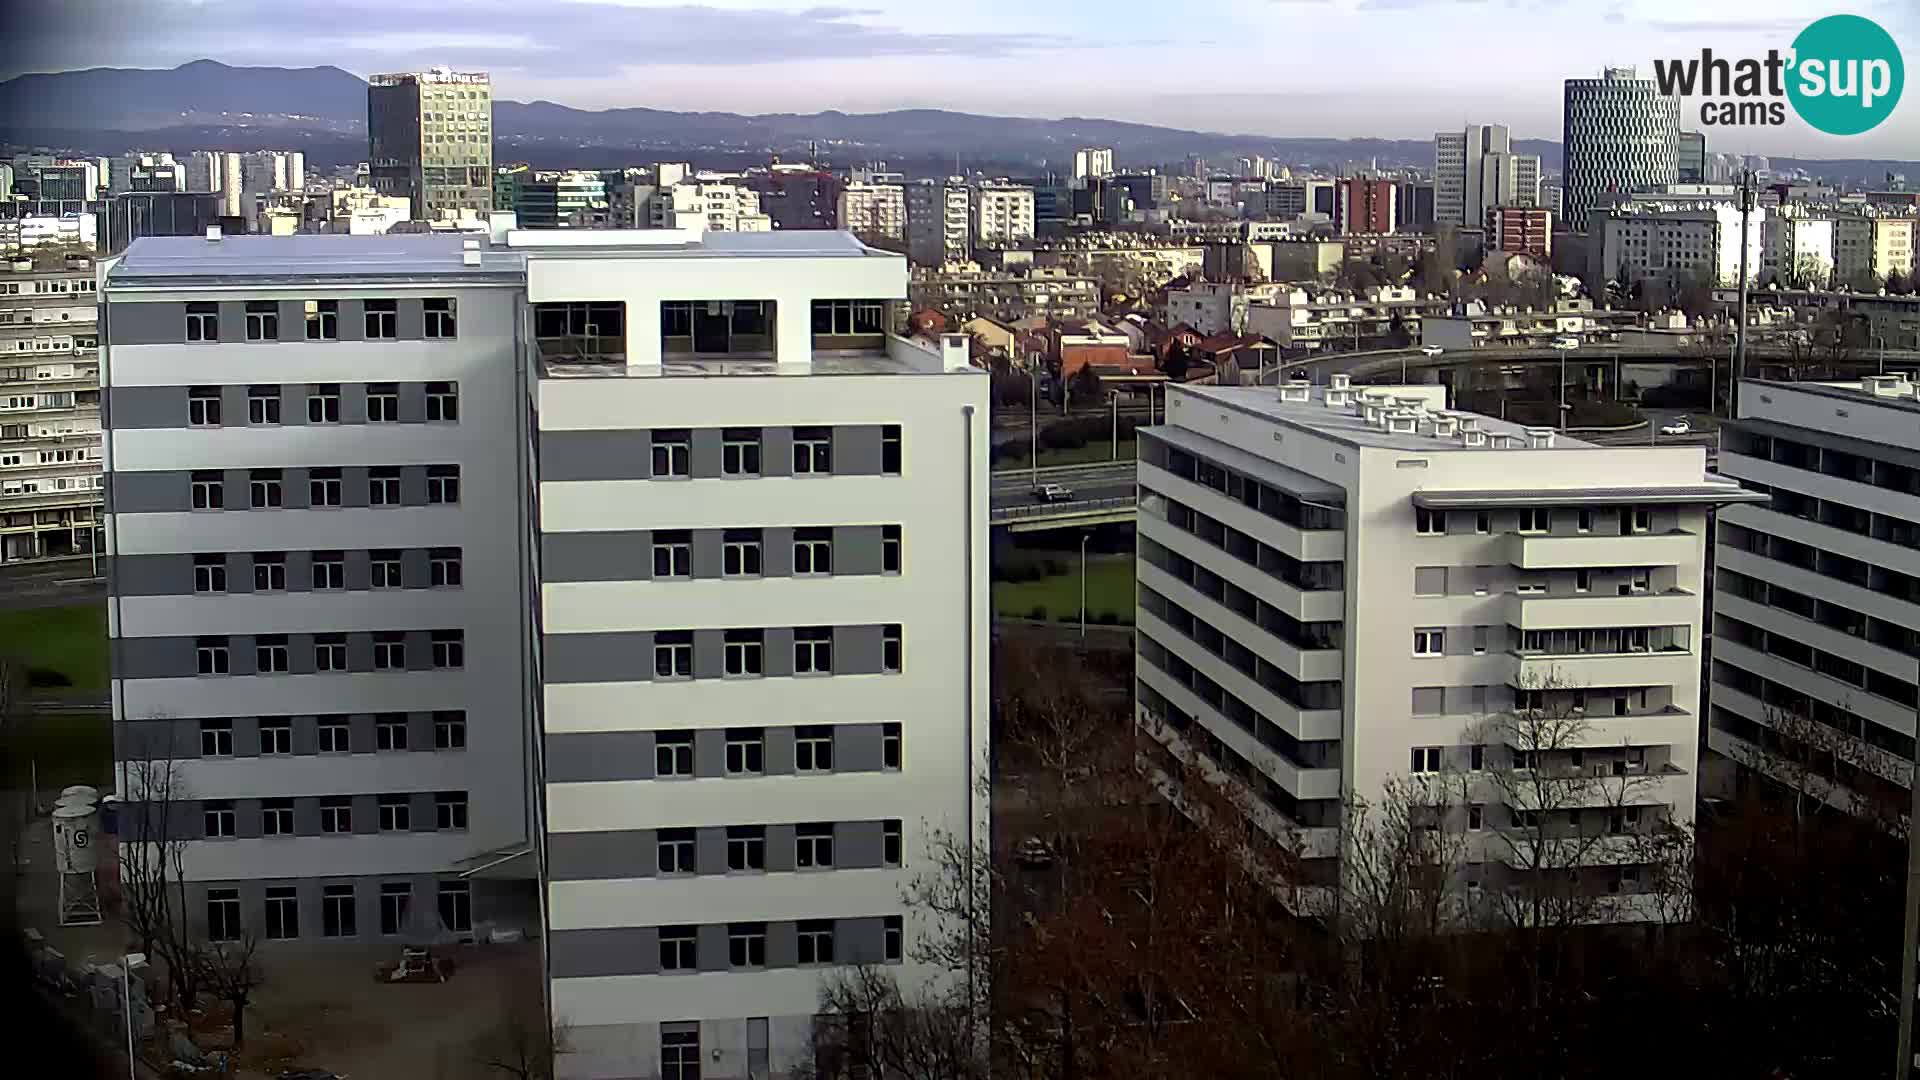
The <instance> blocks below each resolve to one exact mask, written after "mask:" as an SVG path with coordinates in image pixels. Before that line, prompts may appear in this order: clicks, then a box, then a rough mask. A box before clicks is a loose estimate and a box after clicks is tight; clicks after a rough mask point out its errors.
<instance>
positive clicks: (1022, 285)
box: [908, 264, 1100, 323]
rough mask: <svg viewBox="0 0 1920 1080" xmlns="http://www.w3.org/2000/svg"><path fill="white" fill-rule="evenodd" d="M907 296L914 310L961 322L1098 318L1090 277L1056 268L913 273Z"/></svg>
mask: <svg viewBox="0 0 1920 1080" xmlns="http://www.w3.org/2000/svg"><path fill="white" fill-rule="evenodd" d="M908 296H909V298H910V299H911V300H912V302H913V307H914V308H915V309H919V308H935V309H937V310H940V311H943V312H947V313H949V314H951V315H953V316H955V317H956V320H964V319H967V318H971V317H973V316H975V315H984V316H986V317H987V318H990V319H996V320H998V321H1000V322H1005V323H1011V322H1018V321H1019V320H1021V319H1027V318H1033V317H1035V316H1040V317H1045V318H1049V319H1076V318H1079V319H1084V318H1090V317H1092V316H1094V315H1098V314H1099V313H1100V283H1099V282H1098V281H1096V280H1095V279H1094V278H1093V277H1092V276H1091V275H1089V274H1076V273H1072V272H1070V271H1067V270H1063V269H1059V268H1056V267H1039V266H1036V267H1031V268H1029V269H1026V270H1021V271H1010V270H981V269H978V268H974V267H972V266H971V264H962V265H959V266H952V267H949V268H948V269H945V270H925V269H916V270H915V271H914V272H913V281H912V284H911V285H910V287H909V289H908Z"/></svg>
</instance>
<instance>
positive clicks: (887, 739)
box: [880, 724, 900, 769]
mask: <svg viewBox="0 0 1920 1080" xmlns="http://www.w3.org/2000/svg"><path fill="white" fill-rule="evenodd" d="M880 767H881V768H883V769H898V768H899V767H900V725H899V724H881V725H880Z"/></svg>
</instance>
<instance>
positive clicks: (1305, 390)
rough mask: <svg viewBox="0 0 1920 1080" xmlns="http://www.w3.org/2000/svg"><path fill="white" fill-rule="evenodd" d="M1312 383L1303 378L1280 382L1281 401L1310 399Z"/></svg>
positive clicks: (1311, 397) (1311, 396)
mask: <svg viewBox="0 0 1920 1080" xmlns="http://www.w3.org/2000/svg"><path fill="white" fill-rule="evenodd" d="M1312 399H1313V384H1312V383H1310V382H1308V381H1307V380H1305V379H1288V380H1287V381H1286V382H1283V383H1281V384H1280V400H1281V401H1303V402H1304V401H1311V400H1312Z"/></svg>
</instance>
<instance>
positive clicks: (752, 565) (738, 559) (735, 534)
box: [656, 529, 760, 577]
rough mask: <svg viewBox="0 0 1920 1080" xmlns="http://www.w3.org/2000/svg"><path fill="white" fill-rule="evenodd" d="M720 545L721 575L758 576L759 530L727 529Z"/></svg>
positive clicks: (722, 535)
mask: <svg viewBox="0 0 1920 1080" xmlns="http://www.w3.org/2000/svg"><path fill="white" fill-rule="evenodd" d="M721 543H722V547H721V551H720V572H721V573H722V574H724V575H726V576H727V577H759V576H760V530H759V529H728V530H727V531H726V532H724V533H722V534H721ZM656 561H657V558H656Z"/></svg>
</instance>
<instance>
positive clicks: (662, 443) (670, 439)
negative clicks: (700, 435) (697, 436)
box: [653, 428, 693, 479]
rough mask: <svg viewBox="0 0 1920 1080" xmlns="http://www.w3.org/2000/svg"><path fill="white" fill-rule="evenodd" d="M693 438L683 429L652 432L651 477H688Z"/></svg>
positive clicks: (658, 429) (663, 429)
mask: <svg viewBox="0 0 1920 1080" xmlns="http://www.w3.org/2000/svg"><path fill="white" fill-rule="evenodd" d="M692 442H693V436H692V435H691V434H689V433H688V432H687V429H685V428H655V429H654V430H653V476H654V478H655V479H659V478H660V477H667V476H690V475H692V473H691V472H690V471H689V470H690V468H691V466H690V465H689V460H690V455H691V451H692Z"/></svg>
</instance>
